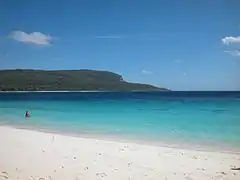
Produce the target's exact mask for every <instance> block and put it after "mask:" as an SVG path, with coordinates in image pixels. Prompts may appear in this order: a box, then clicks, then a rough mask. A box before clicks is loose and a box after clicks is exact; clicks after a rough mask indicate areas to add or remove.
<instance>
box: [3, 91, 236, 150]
mask: <svg viewBox="0 0 240 180" xmlns="http://www.w3.org/2000/svg"><path fill="white" fill-rule="evenodd" d="M169 93H170V94H167V93H107V92H105V93H96V92H95V93H1V94H0V124H2V125H10V126H16V127H23V128H37V129H41V130H46V131H57V132H63V133H71V134H85V135H86V134H87V135H95V136H102V137H115V138H122V139H130V140H143V141H149V142H159V143H164V144H172V145H173V144H174V145H177V146H181V145H184V144H185V145H194V146H208V147H211V146H212V147H213V146H214V147H221V148H224V149H238V150H240V100H239V93H236V94H230V95H231V96H229V94H224V95H227V96H223V95H222V94H220V95H215V96H214V94H212V95H211V94H210V95H209V94H201V93H200V92H199V93H200V94H193V95H191V94H190V95H189V94H176V93H175V92H169ZM171 93H172V94H171ZM174 93H175V94H174ZM26 110H29V111H30V112H31V114H32V117H31V118H30V119H29V120H26V119H25V118H24V113H25V111H26Z"/></svg>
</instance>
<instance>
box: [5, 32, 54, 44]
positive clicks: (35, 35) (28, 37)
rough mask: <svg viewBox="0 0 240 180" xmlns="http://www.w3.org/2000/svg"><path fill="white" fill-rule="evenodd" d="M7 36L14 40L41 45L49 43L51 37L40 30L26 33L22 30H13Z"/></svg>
mask: <svg viewBox="0 0 240 180" xmlns="http://www.w3.org/2000/svg"><path fill="white" fill-rule="evenodd" d="M9 37H10V38H11V39H13V40H15V41H19V42H23V43H28V44H36V45H42V46H46V45H50V44H51V41H52V39H53V37H52V36H49V35H46V34H43V33H41V32H32V33H29V34H28V33H25V32H23V31H13V32H11V33H10V35H9Z"/></svg>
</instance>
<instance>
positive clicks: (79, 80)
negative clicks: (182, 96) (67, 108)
mask: <svg viewBox="0 0 240 180" xmlns="http://www.w3.org/2000/svg"><path fill="white" fill-rule="evenodd" d="M64 90H67V91H83V90H85V91H165V90H167V89H165V88H158V87H154V86H152V85H147V84H139V83H129V82H126V81H124V80H123V78H122V76H120V75H119V74H116V73H112V72H108V71H95V70H58V71H57V70H56V71H45V70H22V69H17V70H0V91H64Z"/></svg>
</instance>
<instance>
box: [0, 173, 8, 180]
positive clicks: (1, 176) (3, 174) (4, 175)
mask: <svg viewBox="0 0 240 180" xmlns="http://www.w3.org/2000/svg"><path fill="white" fill-rule="evenodd" d="M2 179H4V180H5V179H8V173H7V172H1V173H0V180H2Z"/></svg>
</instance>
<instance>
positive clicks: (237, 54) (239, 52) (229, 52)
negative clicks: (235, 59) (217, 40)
mask: <svg viewBox="0 0 240 180" xmlns="http://www.w3.org/2000/svg"><path fill="white" fill-rule="evenodd" d="M224 52H225V53H228V54H231V55H232V56H240V50H231V51H224Z"/></svg>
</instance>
